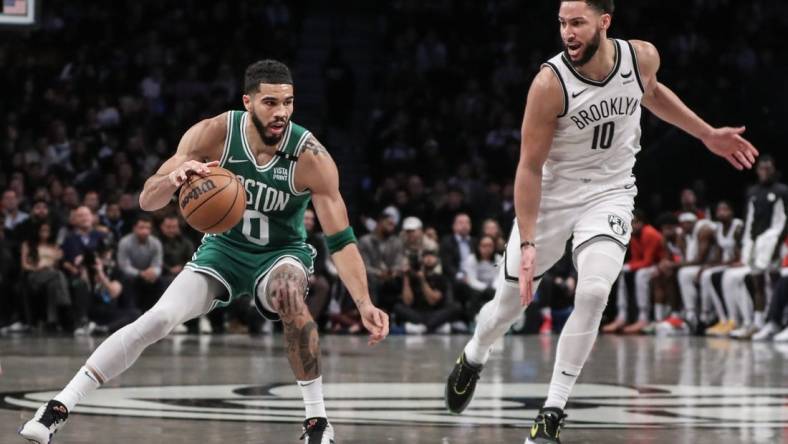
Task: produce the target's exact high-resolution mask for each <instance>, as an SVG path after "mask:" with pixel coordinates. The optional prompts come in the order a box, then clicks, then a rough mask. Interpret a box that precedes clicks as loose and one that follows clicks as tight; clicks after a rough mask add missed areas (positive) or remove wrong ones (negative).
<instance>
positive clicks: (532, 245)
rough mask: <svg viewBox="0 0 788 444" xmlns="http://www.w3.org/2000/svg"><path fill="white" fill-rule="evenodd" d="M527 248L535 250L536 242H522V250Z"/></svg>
mask: <svg viewBox="0 0 788 444" xmlns="http://www.w3.org/2000/svg"><path fill="white" fill-rule="evenodd" d="M525 247H534V248H536V244H535V243H534V241H528V240H527V241H522V242H520V249H521V250H522V249H523V248H525Z"/></svg>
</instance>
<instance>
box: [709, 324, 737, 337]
mask: <svg viewBox="0 0 788 444" xmlns="http://www.w3.org/2000/svg"><path fill="white" fill-rule="evenodd" d="M735 329H736V321H734V320H728V321H720V322H717V323H716V324H714V325H712V326H711V327H709V328H707V329H706V336H728V334H730V332H732V331H733V330H735Z"/></svg>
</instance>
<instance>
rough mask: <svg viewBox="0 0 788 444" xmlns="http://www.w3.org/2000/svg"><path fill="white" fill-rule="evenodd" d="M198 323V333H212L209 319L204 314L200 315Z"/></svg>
mask: <svg viewBox="0 0 788 444" xmlns="http://www.w3.org/2000/svg"><path fill="white" fill-rule="evenodd" d="M199 324H200V333H202V334H205V335H209V334H211V333H213V327H211V321H209V320H208V318H206V317H205V316H200V320H199Z"/></svg>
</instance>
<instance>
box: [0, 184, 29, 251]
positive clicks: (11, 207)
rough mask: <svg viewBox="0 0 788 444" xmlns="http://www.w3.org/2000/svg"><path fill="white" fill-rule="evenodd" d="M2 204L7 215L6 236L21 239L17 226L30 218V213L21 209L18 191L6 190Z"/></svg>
mask: <svg viewBox="0 0 788 444" xmlns="http://www.w3.org/2000/svg"><path fill="white" fill-rule="evenodd" d="M0 205H1V206H2V211H3V214H4V215H5V231H6V236H8V237H9V238H16V239H19V237H18V236H17V233H16V228H17V227H18V226H19V225H20V224H22V222H24V221H25V220H26V219H27V218H28V214H27V213H25V212H24V211H22V210H20V209H19V196H17V194H16V191H14V190H11V189H8V190H5V191H4V192H3V199H2V202H0Z"/></svg>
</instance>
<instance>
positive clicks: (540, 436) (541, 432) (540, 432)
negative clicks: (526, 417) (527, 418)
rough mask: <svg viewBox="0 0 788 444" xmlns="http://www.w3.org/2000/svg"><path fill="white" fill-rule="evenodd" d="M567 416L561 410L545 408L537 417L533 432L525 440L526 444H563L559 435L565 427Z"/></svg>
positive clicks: (532, 428) (532, 427)
mask: <svg viewBox="0 0 788 444" xmlns="http://www.w3.org/2000/svg"><path fill="white" fill-rule="evenodd" d="M564 419H566V415H565V414H564V411H563V410H561V409H557V408H554V407H544V408H542V409H541V410H539V414H538V415H536V419H535V420H534V425H532V426H531V432H530V433H529V435H528V438H526V439H525V444H561V440H560V439H559V438H558V435H559V434H560V433H561V427H563V426H564Z"/></svg>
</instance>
